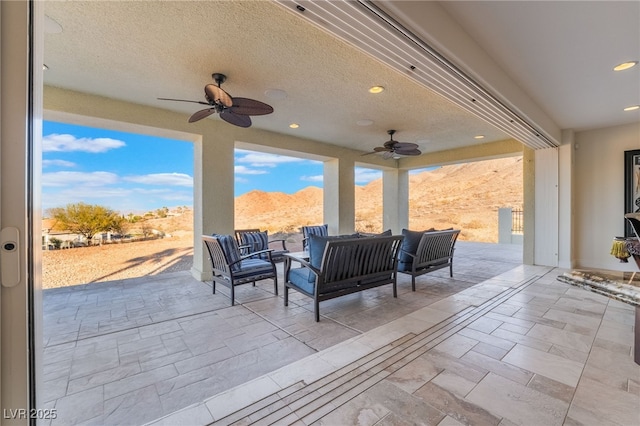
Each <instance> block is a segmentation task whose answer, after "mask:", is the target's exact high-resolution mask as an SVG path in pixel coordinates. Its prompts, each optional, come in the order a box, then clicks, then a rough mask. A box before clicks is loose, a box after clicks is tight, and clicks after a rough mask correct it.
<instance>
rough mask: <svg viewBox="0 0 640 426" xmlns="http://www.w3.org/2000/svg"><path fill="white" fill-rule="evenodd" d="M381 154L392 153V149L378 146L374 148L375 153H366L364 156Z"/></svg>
mask: <svg viewBox="0 0 640 426" xmlns="http://www.w3.org/2000/svg"><path fill="white" fill-rule="evenodd" d="M381 152H392V149H391V148H384V147H382V146H376V147H375V148H373V151H371V152H365V153H364V154H362V155H369V154H379V153H381Z"/></svg>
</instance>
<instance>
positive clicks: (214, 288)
mask: <svg viewBox="0 0 640 426" xmlns="http://www.w3.org/2000/svg"><path fill="white" fill-rule="evenodd" d="M211 284H213V285H212V286H211V287H212V288H213V294H216V282H215V280H214V281H212V282H211Z"/></svg>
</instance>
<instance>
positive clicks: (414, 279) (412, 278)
mask: <svg viewBox="0 0 640 426" xmlns="http://www.w3.org/2000/svg"><path fill="white" fill-rule="evenodd" d="M411 290H412V291H416V276H415V275H411Z"/></svg>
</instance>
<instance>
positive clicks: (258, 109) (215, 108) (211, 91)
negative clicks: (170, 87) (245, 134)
mask: <svg viewBox="0 0 640 426" xmlns="http://www.w3.org/2000/svg"><path fill="white" fill-rule="evenodd" d="M211 77H213V81H215V83H216V84H207V85H206V86H204V97H205V99H206V100H207V102H203V101H191V100H186V99H170V98H158V99H160V100H163V101H178V102H192V103H196V104H201V105H208V106H209V108H205V109H202V110H200V111H196V112H195V113H194V114H193V115H191V117H189V123H195V122H196V121H200V120H202V119H203V118H206V117H208V116H210V115H211V114H215V113H217V114H219V115H220V118H221V119H223V120H224V121H226V122H227V123H230V124H233V125H235V126H239V127H250V126H251V117H250V116H251V115H266V114H271V113H272V112H273V107H271V105H267V104H265V103H264V102H260V101H256V100H255V99H249V98H233V97H231V95H229V94H228V93H227V92H226V91H224V89H222V87H220V85H221V84H222V83H224V82H225V81H226V80H227V76H226V75H224V74H221V73H213V74H212V75H211Z"/></svg>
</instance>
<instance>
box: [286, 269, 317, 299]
mask: <svg viewBox="0 0 640 426" xmlns="http://www.w3.org/2000/svg"><path fill="white" fill-rule="evenodd" d="M289 282H290V283H291V284H293V285H295V286H296V287H298V288H299V289H301V290H303V291H306V292H307V293H309V294H314V291H315V288H316V274H314V273H313V272H312V271H311V269H309V268H292V269H291V270H289Z"/></svg>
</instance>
